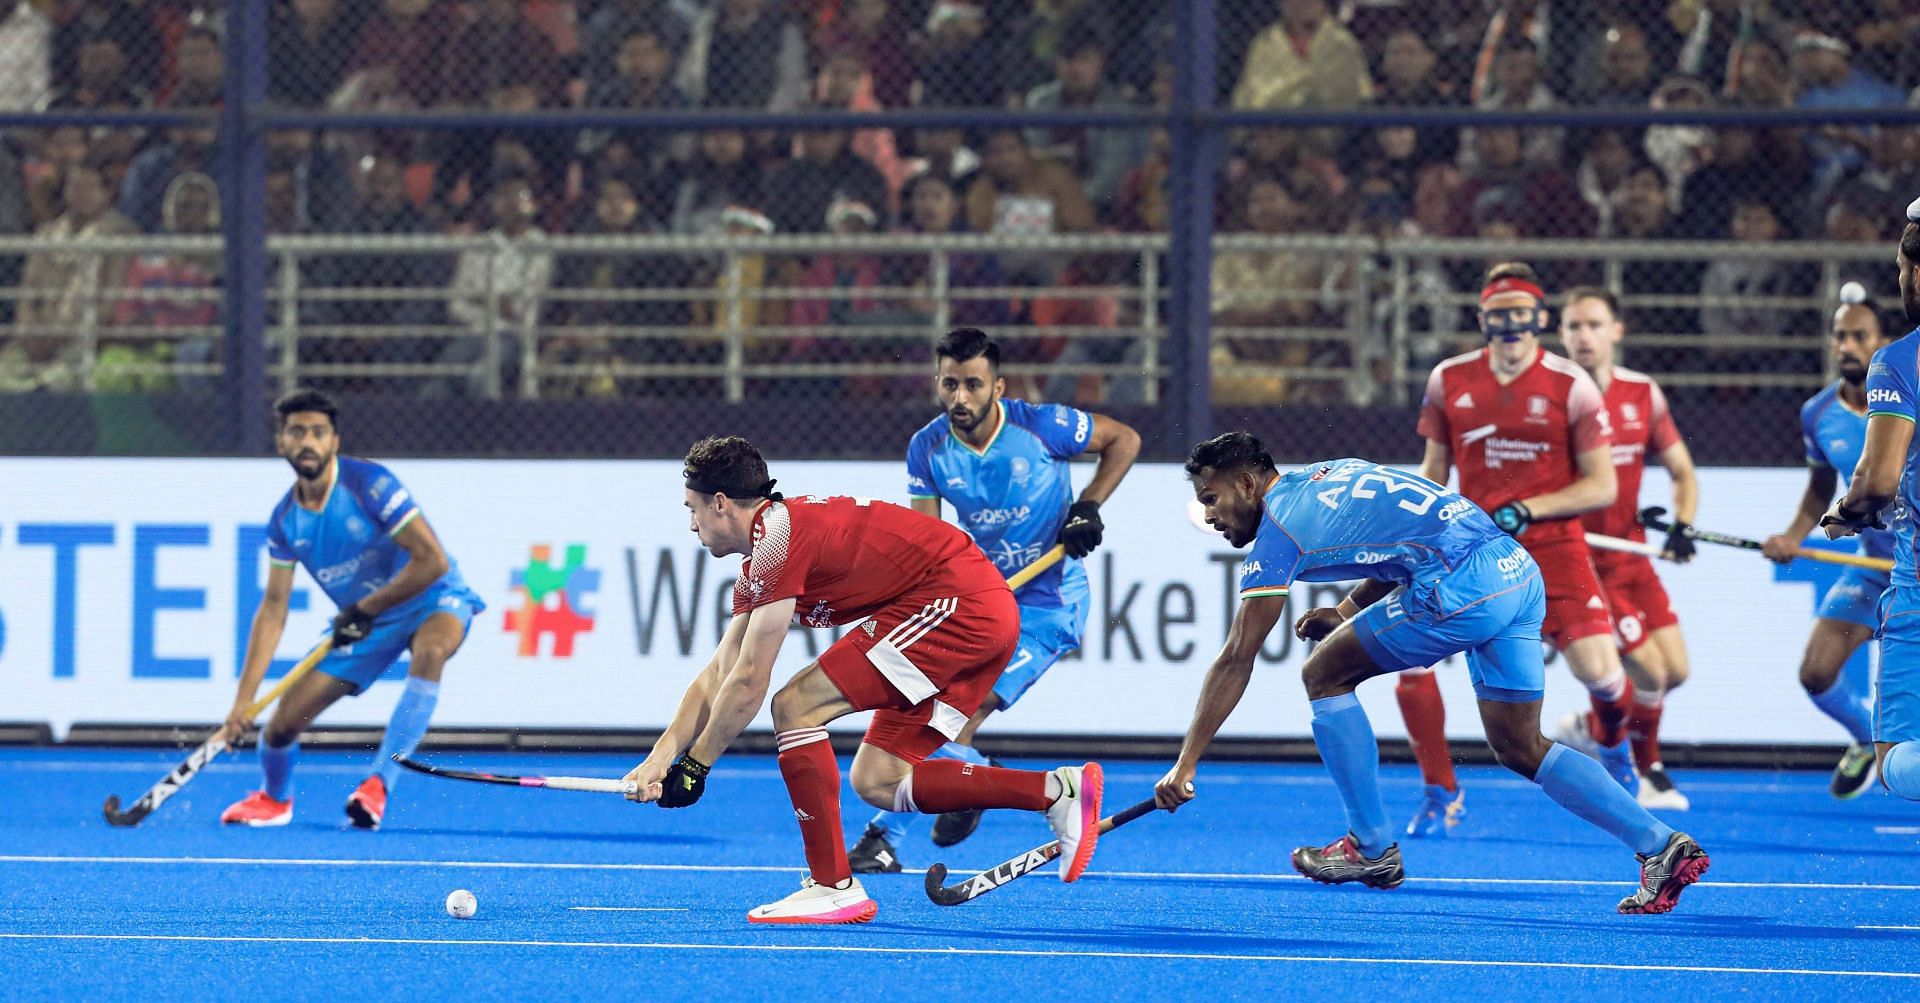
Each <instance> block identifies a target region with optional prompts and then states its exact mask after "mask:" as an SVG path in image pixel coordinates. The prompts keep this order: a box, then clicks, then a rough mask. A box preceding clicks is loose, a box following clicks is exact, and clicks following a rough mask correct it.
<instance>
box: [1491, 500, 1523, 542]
mask: <svg viewBox="0 0 1920 1003" xmlns="http://www.w3.org/2000/svg"><path fill="white" fill-rule="evenodd" d="M1492 515H1493V524H1494V525H1495V526H1498V527H1500V532H1502V533H1505V534H1507V535H1508V536H1519V535H1520V534H1521V533H1524V532H1526V531H1527V527H1528V526H1529V525H1531V524H1532V523H1533V513H1532V512H1529V511H1527V507H1526V506H1525V505H1523V504H1521V503H1520V502H1517V501H1510V502H1508V503H1506V504H1505V505H1502V506H1500V507H1499V508H1497V509H1494V510H1493V512H1492Z"/></svg>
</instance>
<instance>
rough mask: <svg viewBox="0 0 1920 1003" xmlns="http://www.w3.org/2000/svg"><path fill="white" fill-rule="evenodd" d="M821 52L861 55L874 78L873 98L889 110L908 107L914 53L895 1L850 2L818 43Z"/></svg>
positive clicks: (817, 48) (817, 46) (818, 37)
mask: <svg viewBox="0 0 1920 1003" xmlns="http://www.w3.org/2000/svg"><path fill="white" fill-rule="evenodd" d="M814 48H815V50H817V51H819V52H829V53H831V52H839V51H841V50H843V49H844V50H850V51H853V52H857V53H859V54H860V57H861V61H862V62H863V63H865V65H866V67H867V71H868V72H869V73H871V74H872V75H873V97H874V100H875V101H877V102H879V104H880V105H881V106H882V107H885V108H901V107H905V106H906V105H907V103H908V101H909V99H910V97H911V95H912V89H913V55H912V52H913V50H912V49H911V47H910V46H909V45H908V41H907V28H906V23H905V21H904V20H903V19H902V18H901V17H900V13H899V11H898V10H897V9H896V7H895V4H893V3H892V2H891V0H847V2H846V3H845V4H843V5H842V6H841V8H840V15H839V17H838V18H836V19H835V20H834V21H833V22H832V23H830V24H827V25H824V26H822V27H821V29H820V31H819V33H818V35H817V37H816V38H815V39H814Z"/></svg>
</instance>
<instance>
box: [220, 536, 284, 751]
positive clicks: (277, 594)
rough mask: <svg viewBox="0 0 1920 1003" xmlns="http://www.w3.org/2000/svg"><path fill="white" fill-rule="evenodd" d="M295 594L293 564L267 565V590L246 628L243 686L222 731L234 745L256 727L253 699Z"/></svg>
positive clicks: (241, 669)
mask: <svg viewBox="0 0 1920 1003" xmlns="http://www.w3.org/2000/svg"><path fill="white" fill-rule="evenodd" d="M292 596H293V566H292V565H282V564H275V565H272V566H270V567H269V568H268V569H267V588H266V592H265V593H264V594H262V595H261V597H260V605H259V606H258V607H255V609H254V611H253V627H252V628H251V629H249V630H248V631H247V660H246V663H245V664H244V665H242V666H241V667H240V686H239V688H238V690H237V691H236V692H235V693H234V696H233V708H232V709H231V710H229V711H227V720H226V724H225V725H224V726H223V727H222V728H221V731H220V734H221V736H222V737H224V738H225V739H226V740H227V744H228V745H233V744H234V743H236V742H238V741H239V740H240V739H241V738H242V737H244V736H245V735H246V733H247V731H248V730H249V729H251V728H252V727H253V714H252V708H253V699H254V694H255V693H257V692H259V689H260V681H261V680H262V679H265V678H266V675H267V666H268V665H271V664H272V663H273V653H274V652H275V651H277V650H279V648H280V635H281V634H283V633H285V632H286V629H287V604H288V602H289V600H290V599H291V597H292Z"/></svg>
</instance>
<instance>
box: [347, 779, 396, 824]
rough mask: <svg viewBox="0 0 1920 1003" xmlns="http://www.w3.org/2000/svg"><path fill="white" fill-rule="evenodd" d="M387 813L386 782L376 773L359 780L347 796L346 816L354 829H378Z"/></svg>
mask: <svg viewBox="0 0 1920 1003" xmlns="http://www.w3.org/2000/svg"><path fill="white" fill-rule="evenodd" d="M386 813H387V782H386V781H385V780H382V779H380V775H379V774H378V773H376V774H374V775H373V776H370V777H368V778H367V779H365V780H362V781H360V786H358V787H355V788H354V789H353V793H352V794H350V795H348V796H347V818H349V819H352V820H353V827H354V828H356V829H378V828H380V819H381V817H382V816H384V815H386Z"/></svg>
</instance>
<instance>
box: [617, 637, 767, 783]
mask: <svg viewBox="0 0 1920 1003" xmlns="http://www.w3.org/2000/svg"><path fill="white" fill-rule="evenodd" d="M746 634H747V614H745V613H742V614H740V615H739V616H736V617H734V618H733V619H732V620H730V621H728V622H727V631H726V633H725V634H723V635H722V636H721V638H720V647H719V648H717V649H716V650H715V651H714V654H713V658H712V659H711V660H709V661H708V662H707V664H706V666H705V667H704V668H702V669H701V670H700V671H699V672H698V673H696V674H695V675H694V677H693V681H692V682H690V683H688V684H687V689H686V692H685V693H682V694H681V695H680V706H679V707H678V708H677V709H675V710H674V712H673V720H672V721H671V722H669V723H668V724H667V728H666V730H665V731H663V732H661V733H660V738H659V739H658V740H657V741H655V742H654V743H653V748H652V750H650V751H649V752H648V753H647V758H646V759H644V760H641V762H640V765H639V766H636V767H634V768H633V769H631V770H628V771H627V775H626V777H625V778H624V779H625V780H627V781H628V782H629V783H632V784H633V785H634V786H633V789H632V790H631V791H629V792H628V794H627V800H629V801H657V800H659V799H660V781H661V779H662V778H663V777H665V776H666V775H667V771H668V770H669V769H672V768H673V764H674V761H676V760H678V759H679V758H680V754H681V753H683V752H685V751H686V749H687V746H689V745H692V744H693V740H694V739H695V738H696V737H698V736H699V734H700V732H701V731H703V730H704V729H705V728H706V727H707V721H708V719H709V717H710V715H711V713H712V711H713V697H714V694H715V693H716V692H718V691H719V689H720V682H721V679H722V677H723V670H722V669H721V666H723V665H732V664H733V663H734V660H735V659H736V658H738V657H739V656H740V642H741V640H742V639H743V638H745V637H746Z"/></svg>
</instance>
